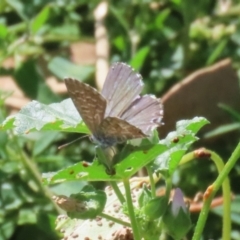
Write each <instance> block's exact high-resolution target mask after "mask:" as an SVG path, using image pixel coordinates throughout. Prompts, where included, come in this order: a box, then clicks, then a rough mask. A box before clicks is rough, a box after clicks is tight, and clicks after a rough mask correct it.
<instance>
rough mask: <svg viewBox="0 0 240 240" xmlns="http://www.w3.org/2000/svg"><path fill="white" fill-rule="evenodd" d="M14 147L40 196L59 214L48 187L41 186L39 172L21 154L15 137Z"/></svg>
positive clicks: (22, 153) (25, 156) (24, 155)
mask: <svg viewBox="0 0 240 240" xmlns="http://www.w3.org/2000/svg"><path fill="white" fill-rule="evenodd" d="M13 139H14V142H15V146H16V148H17V152H18V156H19V157H20V161H21V162H22V164H23V165H24V167H25V168H26V169H27V172H28V173H29V174H30V176H31V177H32V179H33V180H34V182H35V183H36V185H37V186H38V190H39V191H41V194H42V195H44V196H46V197H47V198H49V200H50V201H51V202H52V203H53V205H54V207H55V209H56V211H57V212H58V213H61V211H60V209H59V208H58V207H57V205H56V203H55V202H54V201H53V200H52V194H51V192H50V191H49V188H48V187H45V186H43V184H42V178H41V175H40V174H39V171H38V169H37V167H36V165H34V163H33V161H30V159H29V158H28V157H27V155H26V154H25V153H24V152H23V150H22V149H21V148H20V146H19V143H18V140H17V139H16V137H15V136H13Z"/></svg>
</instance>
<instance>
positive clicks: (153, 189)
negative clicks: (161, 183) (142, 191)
mask: <svg viewBox="0 0 240 240" xmlns="http://www.w3.org/2000/svg"><path fill="white" fill-rule="evenodd" d="M146 169H147V173H148V177H149V180H150V185H151V193H152V197H153V198H155V197H156V186H155V181H154V178H153V172H152V170H151V168H150V166H149V165H147V166H146Z"/></svg>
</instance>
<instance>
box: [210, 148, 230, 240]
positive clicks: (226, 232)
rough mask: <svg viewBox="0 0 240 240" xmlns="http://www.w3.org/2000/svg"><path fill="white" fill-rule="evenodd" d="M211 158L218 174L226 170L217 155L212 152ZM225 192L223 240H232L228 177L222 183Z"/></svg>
mask: <svg viewBox="0 0 240 240" xmlns="http://www.w3.org/2000/svg"><path fill="white" fill-rule="evenodd" d="M210 153H211V158H212V160H213V161H214V163H215V164H216V166H217V169H218V173H219V174H220V173H221V171H222V170H223V168H224V162H223V160H222V159H221V158H220V157H219V156H218V155H217V154H216V153H215V152H212V151H210ZM222 191H223V228H222V239H226V240H228V239H230V234H231V188H230V182H229V178H228V176H226V179H225V180H224V182H223V183H222Z"/></svg>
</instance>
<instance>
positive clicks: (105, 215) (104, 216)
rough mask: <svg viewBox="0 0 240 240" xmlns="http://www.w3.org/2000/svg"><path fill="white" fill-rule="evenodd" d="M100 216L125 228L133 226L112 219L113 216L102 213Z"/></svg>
mask: <svg viewBox="0 0 240 240" xmlns="http://www.w3.org/2000/svg"><path fill="white" fill-rule="evenodd" d="M99 216H100V217H102V218H105V219H108V220H110V221H113V222H116V223H119V224H121V225H123V226H126V227H131V224H130V223H128V222H125V221H122V220H121V219H118V218H115V217H112V216H110V215H108V214H106V213H101V214H99Z"/></svg>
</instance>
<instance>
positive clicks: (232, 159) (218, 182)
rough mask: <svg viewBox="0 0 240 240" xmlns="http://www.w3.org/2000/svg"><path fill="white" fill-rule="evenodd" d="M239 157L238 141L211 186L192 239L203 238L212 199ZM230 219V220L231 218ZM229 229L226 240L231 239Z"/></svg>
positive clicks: (225, 235)
mask: <svg viewBox="0 0 240 240" xmlns="http://www.w3.org/2000/svg"><path fill="white" fill-rule="evenodd" d="M215 157H216V156H215V155H214V158H215ZM239 157H240V142H239V143H238V145H237V147H236V148H235V150H234V152H233V153H232V155H231V157H230V158H229V160H228V161H227V163H226V164H225V166H224V168H223V169H222V170H221V172H220V174H219V175H218V177H217V179H216V180H215V182H214V183H213V184H212V186H211V191H210V194H209V196H208V197H207V198H206V199H205V201H204V204H203V208H202V211H201V213H200V215H199V219H198V222H197V225H196V228H195V232H194V235H193V238H192V240H199V239H201V235H202V231H203V228H204V226H205V222H206V219H207V216H208V212H209V209H210V206H211V202H212V199H213V197H214V195H215V194H216V192H217V191H218V189H219V188H220V187H221V185H222V184H223V182H224V181H226V179H227V177H228V174H229V172H230V171H231V170H232V168H233V167H234V165H235V164H236V162H237V160H238V159H239ZM215 159H217V158H215ZM225 191H226V190H225ZM224 200H225V199H224ZM224 204H225V203H224ZM224 214H225V213H224ZM227 219H228V217H227ZM228 221H230V219H229V220H228ZM224 223H225V222H224ZM227 226H228V224H227ZM229 230H230V228H228V227H226V229H225V230H224V233H223V234H224V236H223V239H224V240H228V239H230V236H229V233H228V231H229Z"/></svg>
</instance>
